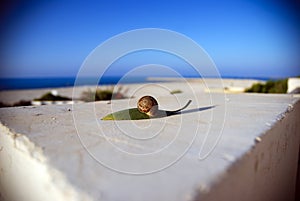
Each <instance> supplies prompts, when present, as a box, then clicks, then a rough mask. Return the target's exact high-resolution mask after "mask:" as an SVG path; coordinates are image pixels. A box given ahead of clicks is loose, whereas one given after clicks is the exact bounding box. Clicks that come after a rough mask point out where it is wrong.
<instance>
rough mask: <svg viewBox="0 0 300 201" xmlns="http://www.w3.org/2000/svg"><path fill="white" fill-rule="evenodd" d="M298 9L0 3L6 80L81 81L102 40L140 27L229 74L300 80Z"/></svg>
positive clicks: (243, 0) (155, 2)
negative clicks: (199, 50) (195, 51)
mask: <svg viewBox="0 0 300 201" xmlns="http://www.w3.org/2000/svg"><path fill="white" fill-rule="evenodd" d="M297 9H299V5H297V4H296V3H295V2H291V1H283V0H282V1H279V0H277V1H276V0H231V1H219V0H206V1H201V0H198V1H197V0H195V1H183V0H182V1H176V0H170V1H164V0H136V1H131V0H130V1H125V0H124V1H121V0H119V1H115V0H106V1H102V0H99V1H75V0H74V1H73V0H72V1H71V0H70V1H65V0H53V1H13V3H11V2H10V3H8V2H7V3H1V21H0V23H1V24H0V25H1V32H0V44H1V46H0V47H1V48H0V61H1V63H0V65H1V71H0V72H1V74H0V77H70V76H75V75H76V74H77V72H78V70H79V68H80V66H81V64H82V62H83V61H84V59H85V58H86V57H87V56H88V54H89V53H90V52H91V51H92V50H93V49H94V48H95V47H97V46H98V45H99V44H100V43H102V42H104V41H105V40H107V39H109V38H110V37H112V36H114V35H116V34H119V33H122V32H125V31H129V30H132V29H140V28H162V29H170V30H173V31H176V32H179V33H182V34H184V35H186V36H188V37H190V38H191V39H193V40H194V41H196V42H197V43H198V44H199V45H201V46H202V47H203V48H204V49H205V50H206V51H207V53H208V54H209V55H210V56H211V57H212V59H213V60H214V62H215V63H216V65H217V67H218V70H219V71H220V73H221V75H223V76H243V77H251V76H260V77H285V76H295V75H300V29H299V26H298V24H300V22H299V16H298V15H297V13H296V11H297ZM126 65H130V63H128V64H126Z"/></svg>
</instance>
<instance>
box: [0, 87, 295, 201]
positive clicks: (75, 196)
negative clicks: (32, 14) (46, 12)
mask: <svg viewBox="0 0 300 201" xmlns="http://www.w3.org/2000/svg"><path fill="white" fill-rule="evenodd" d="M149 91H151V90H150V89H149ZM190 96H191V94H187V93H185V94H181V95H178V96H177V98H178V100H179V101H180V102H181V103H185V102H186V100H187V97H190ZM211 96H213V98H215V99H216V100H219V103H220V104H218V106H216V107H215V108H211V109H205V110H201V111H199V110H198V109H199V108H206V107H207V106H209V104H210V98H211ZM193 98H194V99H193V102H192V104H191V105H190V107H189V108H187V110H189V111H190V112H188V113H184V114H181V115H176V116H172V117H168V118H163V119H152V120H149V121H148V120H147V121H135V122H131V121H129V122H126V121H123V122H118V123H116V122H103V121H99V119H100V118H101V117H103V116H104V115H106V114H108V113H109V112H111V109H112V108H111V104H112V103H111V104H107V102H97V103H95V104H93V103H87V104H86V103H85V104H78V105H76V106H75V107H74V108H73V109H70V105H55V106H37V107H18V108H2V109H0V121H1V124H0V170H1V171H0V192H1V196H2V198H3V197H9V198H10V199H12V200H16V201H22V200H26V201H35V200H43V201H48V200H49V201H53V200H55V201H73V200H95V201H96V200H107V201H115V200H130V201H139V200H146V201H147V200H148V201H152V200H164V201H165V200H166V201H168V200H170V201H181V200H185V201H191V200H204V201H210V200H293V199H294V195H295V183H296V172H297V165H298V164H297V162H298V151H299V135H300V134H299V130H300V128H299V125H300V122H299V120H300V118H299V112H300V102H299V97H298V96H296V95H260V94H239V95H235V94H234V95H227V96H226V99H224V97H223V96H221V94H206V93H203V92H202V93H201V92H199V93H197V96H196V97H193ZM127 101H128V100H120V101H116V102H115V103H117V106H118V107H120V108H125V107H128V105H127ZM130 101H134V100H130ZM222 101H223V102H222ZM159 103H160V104H161V105H162V107H165V108H175V107H177V106H178V105H177V104H178V103H176V102H175V101H173V99H171V98H170V97H169V96H168V97H167V96H161V97H159ZM225 103H226V107H225ZM120 108H119V109H120ZM225 108H226V118H225V117H224V116H222V115H221V114H222V112H224V110H223V109H225ZM91 111H92V112H91ZM94 112H95V113H94ZM73 115H75V116H77V117H81V118H80V121H78V122H77V123H78V124H77V127H76V128H77V130H76V128H75V125H74V119H73ZM95 117H96V119H95ZM212 117H215V119H212ZM224 118H225V120H226V121H225V124H224V127H223V131H222V136H221V138H220V141H219V142H218V144H217V146H216V147H215V148H214V149H213V152H211V153H210V155H209V156H208V157H206V158H203V159H202V160H199V149H200V148H201V145H202V144H203V142H204V139H207V140H208V142H213V140H215V139H217V137H218V136H219V135H218V134H220V133H219V130H218V128H220V127H222V126H223V124H222V123H223V122H224ZM182 122H183V123H184V124H183V123H182ZM97 123H98V124H97ZM131 123H134V124H135V125H136V128H139V127H141V128H143V126H144V127H145V126H147V125H148V123H151V124H152V126H153V127H151V128H156V127H157V126H161V125H164V127H163V132H162V133H161V134H162V135H161V136H159V137H160V138H159V140H158V141H155V142H153V143H151V142H150V143H148V144H134V141H129V140H127V138H124V136H122V137H119V135H121V134H122V132H121V131H120V127H119V126H122V127H121V128H122V129H126V128H127V127H126V126H128V125H129V124H131ZM181 124H182V125H181ZM180 125H181V126H180ZM195 125H196V126H197V130H196V132H198V136H197V138H196V140H195V141H194V142H193V144H192V146H191V147H190V148H189V150H188V151H187V152H186V153H185V155H184V156H183V157H182V158H180V160H179V161H178V162H176V163H174V164H173V165H171V166H170V167H168V168H165V169H163V170H162V171H158V172H155V173H153V174H144V175H143V174H142V175H129V174H125V173H120V172H116V171H113V170H112V169H109V168H107V167H105V166H103V165H101V164H99V163H98V162H97V161H96V160H95V158H92V157H91V155H89V154H88V152H87V149H89V151H93V153H95V154H98V155H97V156H98V157H101V159H103V160H105V162H111V164H112V165H115V166H114V167H119V168H120V169H125V170H126V168H127V169H130V168H136V169H138V170H140V169H142V170H143V169H148V168H149V167H151V166H152V165H156V164H160V163H161V162H164V160H166V159H172V158H173V157H177V153H178V150H179V151H180V148H182V147H183V148H184V146H183V145H185V144H188V143H190V141H187V139H189V138H187V137H188V136H190V137H193V136H194V133H193V132H192V129H193V127H195ZM99 126H100V127H101V129H102V131H104V132H105V134H106V138H109V140H111V141H112V142H113V143H115V144H116V145H118V146H120V147H122V148H124V149H126V150H129V151H136V152H137V153H140V152H142V153H144V152H147V151H149V150H153V149H154V150H155V148H156V147H157V146H158V145H161V144H162V145H164V144H166V143H167V142H169V139H173V137H174V130H176V129H177V130H178V131H179V132H178V135H179V136H178V139H177V140H176V141H175V142H174V143H173V146H172V150H171V151H169V152H162V153H160V154H159V155H158V156H157V157H153V158H150V159H149V160H142V159H141V160H138V161H134V160H133V161H132V162H128V161H129V160H130V159H131V158H128V157H126V156H125V157H123V155H120V154H119V155H118V151H117V150H115V149H113V148H111V146H109V144H108V143H107V139H106V138H104V137H103V136H102V135H101V132H100V130H99ZM214 126H218V127H217V128H215V127H214ZM211 127H213V129H212V130H211V132H208V130H209V129H210V128H211ZM78 130H79V131H82V135H81V140H82V141H83V142H84V143H85V144H86V147H84V146H83V145H82V143H81V142H80V140H79V136H78V135H77V133H76V131H78ZM131 131H132V130H131ZM132 132H133V131H132ZM207 133H209V135H207V136H206V134H207ZM136 134H143V135H144V136H147V135H148V134H149V136H152V135H153V130H152V129H146V128H144V129H143V132H142V133H139V132H137V133H136ZM206 137H207V138H206ZM142 143H144V141H143V142H142ZM137 145H142V146H137ZM174 145H176V146H174ZM204 148H210V147H204ZM135 162H136V163H135ZM139 168H140V169H139ZM0 198H1V197H0Z"/></svg>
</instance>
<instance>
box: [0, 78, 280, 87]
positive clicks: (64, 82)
mask: <svg viewBox="0 0 300 201" xmlns="http://www.w3.org/2000/svg"><path fill="white" fill-rule="evenodd" d="M184 78H185V79H201V78H199V77H192V76H191V77H184ZM211 78H212V79H217V78H216V77H211ZM180 79H182V78H180V77H126V78H122V77H117V76H114V77H113V76H107V77H102V78H101V80H100V81H99V82H98V83H99V85H114V84H117V83H119V81H120V83H122V84H136V83H152V82H154V83H155V82H170V81H171V82H172V81H179V80H180ZM222 79H238V80H259V81H267V80H270V79H275V78H266V77H237V76H224V77H222ZM276 79H280V78H276ZM75 80H76V78H75V77H53V78H51V77H48V78H0V90H20V89H44V88H61V87H73V86H74V83H75ZM95 80H96V81H98V79H96V78H88V77H87V78H81V80H80V82H79V83H77V84H76V86H86V85H97V82H95Z"/></svg>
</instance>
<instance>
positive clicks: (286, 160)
mask: <svg viewBox="0 0 300 201" xmlns="http://www.w3.org/2000/svg"><path fill="white" fill-rule="evenodd" d="M299 143H300V102H298V103H297V104H296V105H295V106H294V107H293V111H292V112H291V113H289V114H287V115H286V116H285V117H284V119H282V120H280V121H278V122H277V123H276V124H275V125H274V126H273V127H272V128H271V129H270V130H269V131H268V132H267V133H266V134H264V135H263V136H262V137H261V141H260V142H258V143H257V145H256V146H255V147H253V149H252V150H249V152H248V153H247V154H246V155H245V156H244V157H243V158H242V159H240V160H239V161H237V162H236V163H235V164H233V165H232V167H231V168H229V170H228V171H227V173H226V174H225V175H223V177H222V179H220V181H219V182H218V183H217V184H215V186H214V187H213V188H212V190H211V191H210V192H209V193H207V194H202V195H201V194H199V195H198V199H197V200H203V201H214V200H231V201H240V200H243V201H253V200H255V201H266V200H270V201H271V200H272V201H282V200H285V201H294V200H295V195H296V182H297V181H296V180H297V171H298V165H299V164H298V160H299ZM298 190H299V189H298ZM298 199H299V197H298Z"/></svg>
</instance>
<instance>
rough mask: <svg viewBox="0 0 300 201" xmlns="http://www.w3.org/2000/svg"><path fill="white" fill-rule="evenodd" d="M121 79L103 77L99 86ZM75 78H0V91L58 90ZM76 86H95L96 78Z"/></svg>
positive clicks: (136, 80) (138, 79)
mask: <svg viewBox="0 0 300 201" xmlns="http://www.w3.org/2000/svg"><path fill="white" fill-rule="evenodd" d="M120 79H121V77H102V78H101V80H100V81H99V82H98V84H99V85H104V84H117V83H118V82H119V81H120ZM75 80H76V78H75V77H60V78H0V90H15V89H39V88H58V87H72V86H74V83H75ZM121 82H122V83H142V82H149V81H147V78H146V77H132V78H127V79H122V80H121ZM76 85H79V86H80V85H81V86H82V85H95V79H94V78H84V79H83V78H81V79H80V82H79V83H78V82H77V83H76Z"/></svg>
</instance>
